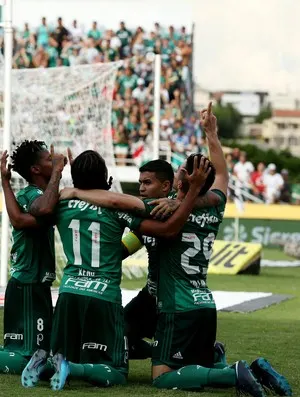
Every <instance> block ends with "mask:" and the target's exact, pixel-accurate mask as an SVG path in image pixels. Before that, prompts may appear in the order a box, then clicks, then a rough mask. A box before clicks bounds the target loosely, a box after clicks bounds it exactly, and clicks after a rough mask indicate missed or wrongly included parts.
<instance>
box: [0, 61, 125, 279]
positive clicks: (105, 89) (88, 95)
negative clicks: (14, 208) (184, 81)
mask: <svg viewBox="0 0 300 397" xmlns="http://www.w3.org/2000/svg"><path fill="white" fill-rule="evenodd" d="M120 66H121V63H120V62H114V63H105V64H94V65H81V66H76V67H59V68H47V69H23V70H13V71H12V112H11V128H12V148H13V146H14V145H16V144H18V143H20V142H22V141H23V140H25V139H28V140H31V139H38V140H43V141H45V142H46V144H47V145H50V144H54V148H55V150H56V151H57V152H63V153H66V150H67V147H70V149H71V150H72V152H73V155H74V157H75V156H76V155H77V154H79V153H80V152H82V151H84V150H87V149H93V150H97V151H98V152H99V153H100V154H101V155H102V156H103V157H104V158H105V160H106V164H107V166H108V169H109V171H110V174H111V175H112V176H113V177H114V169H115V160H114V151H113V143H112V135H111V108H112V100H113V90H114V82H115V78H116V72H117V70H118V68H119V67H120ZM3 72H4V70H3V63H2V65H0V106H1V117H0V123H1V125H0V128H1V129H2V128H3V83H4V76H3ZM0 136H1V140H2V139H3V129H2V133H1V134H0ZM1 147H2V141H1ZM12 185H13V188H14V190H15V192H17V191H18V190H20V189H21V188H23V187H24V186H25V185H26V182H25V181H24V180H23V179H22V178H20V177H19V176H18V175H17V174H15V173H14V174H13V178H12ZM61 185H62V186H61V187H63V186H66V185H68V186H70V185H71V179H70V167H69V166H67V167H66V169H65V170H64V173H63V177H62V182H61ZM113 189H114V190H116V191H121V187H120V183H119V182H118V181H117V180H116V178H114V184H113ZM56 264H57V278H58V281H59V280H60V278H61V275H62V269H63V267H64V265H65V257H64V253H63V249H62V246H61V243H60V239H59V236H58V233H56Z"/></svg>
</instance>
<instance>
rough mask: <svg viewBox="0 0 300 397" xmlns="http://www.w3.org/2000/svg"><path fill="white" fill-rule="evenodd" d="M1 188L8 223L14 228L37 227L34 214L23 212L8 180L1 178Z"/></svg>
mask: <svg viewBox="0 0 300 397" xmlns="http://www.w3.org/2000/svg"><path fill="white" fill-rule="evenodd" d="M2 188H3V193H4V198H5V204H6V209H7V213H8V217H9V220H10V223H11V224H12V226H13V227H14V228H15V229H26V228H34V227H38V226H39V225H38V223H37V221H36V219H35V217H34V216H32V215H30V214H24V213H23V212H22V211H21V209H20V207H19V204H18V202H17V200H16V197H15V194H14V192H13V190H12V188H11V185H10V182H9V181H3V180H2Z"/></svg>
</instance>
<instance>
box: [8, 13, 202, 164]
mask: <svg viewBox="0 0 300 397" xmlns="http://www.w3.org/2000/svg"><path fill="white" fill-rule="evenodd" d="M13 43H14V45H13V48H14V49H13V67H14V68H18V69H21V68H45V67H58V66H73V65H81V64H92V63H97V62H111V61H117V60H119V59H122V60H124V61H125V62H124V65H123V67H121V68H120V69H119V71H118V74H117V79H116V85H115V92H114V101H113V111H112V133H113V141H114V146H115V155H116V158H117V161H118V164H119V165H125V164H126V159H127V158H129V157H133V159H136V158H138V157H139V156H140V154H141V151H142V150H141V149H143V147H144V146H149V145H150V143H151V142H149V141H151V136H150V134H149V131H151V130H152V127H153V111H154V107H153V94H154V93H153V72H154V68H153V60H154V54H161V55H162V73H161V127H160V128H161V130H160V138H161V140H162V141H166V142H169V143H170V145H171V148H172V151H173V152H174V153H175V155H176V154H177V155H179V159H180V162H181V157H182V156H184V155H185V154H186V153H189V152H193V151H195V150H197V151H199V149H200V148H203V151H204V153H205V147H206V144H205V141H204V140H203V138H202V133H201V129H200V127H199V122H198V121H197V120H196V117H195V116H194V115H192V114H191V113H190V106H189V105H190V104H191V95H192V90H191V74H190V61H191V54H192V37H191V35H190V34H189V33H188V32H187V30H186V28H185V27H184V26H183V27H181V29H179V30H176V29H175V28H174V27H173V26H169V28H168V29H165V28H163V27H162V26H161V25H160V24H159V23H155V24H154V27H153V30H152V31H150V32H146V31H145V30H144V29H143V28H142V27H141V26H139V27H137V28H136V29H134V30H132V29H129V28H128V27H127V26H126V24H125V22H121V23H120V26H119V29H118V30H117V31H113V30H112V29H103V28H101V27H100V26H98V24H97V22H96V21H94V22H92V24H91V26H90V28H89V29H85V28H84V27H82V26H81V25H80V23H79V22H78V21H76V20H74V21H73V22H72V25H71V26H69V27H66V26H65V24H64V22H63V20H62V18H58V20H57V25H56V26H51V25H50V24H49V23H48V21H47V19H46V18H42V21H41V24H40V25H39V26H38V27H37V29H33V28H31V27H30V26H29V25H28V23H25V25H24V27H23V29H18V30H15V31H14V39H13ZM1 47H2V51H3V50H4V49H3V38H2V43H1ZM187 131H188V134H187V133H186V132H187ZM145 142H146V145H144V144H145ZM147 143H148V145H147Z"/></svg>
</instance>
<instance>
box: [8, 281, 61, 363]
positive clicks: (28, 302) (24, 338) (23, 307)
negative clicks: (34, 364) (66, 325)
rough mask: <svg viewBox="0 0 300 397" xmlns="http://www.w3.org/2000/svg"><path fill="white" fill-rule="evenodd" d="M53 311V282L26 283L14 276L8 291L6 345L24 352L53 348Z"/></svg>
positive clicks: (28, 354) (23, 353)
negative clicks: (47, 283) (51, 286)
mask: <svg viewBox="0 0 300 397" xmlns="http://www.w3.org/2000/svg"><path fill="white" fill-rule="evenodd" d="M52 315H53V307H52V299H51V289H50V286H49V285H45V284H42V283H36V284H23V283H21V282H19V281H18V280H16V279H14V278H13V277H12V278H11V279H10V280H9V282H8V284H7V287H6V291H5V303H4V349H5V350H7V351H11V352H15V353H19V354H21V355H23V356H32V354H33V353H34V352H35V351H36V350H37V349H44V350H46V351H49V350H50V334H51V326H52Z"/></svg>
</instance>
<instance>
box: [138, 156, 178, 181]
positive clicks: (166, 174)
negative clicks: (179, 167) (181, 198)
mask: <svg viewBox="0 0 300 397" xmlns="http://www.w3.org/2000/svg"><path fill="white" fill-rule="evenodd" d="M139 171H140V172H154V173H155V176H156V178H157V179H158V180H159V181H161V182H164V181H170V184H171V187H172V186H173V181H174V171H173V168H172V166H171V164H169V163H168V162H167V161H165V160H152V161H149V162H148V163H146V164H144V165H142V167H141V168H140V169H139Z"/></svg>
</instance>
